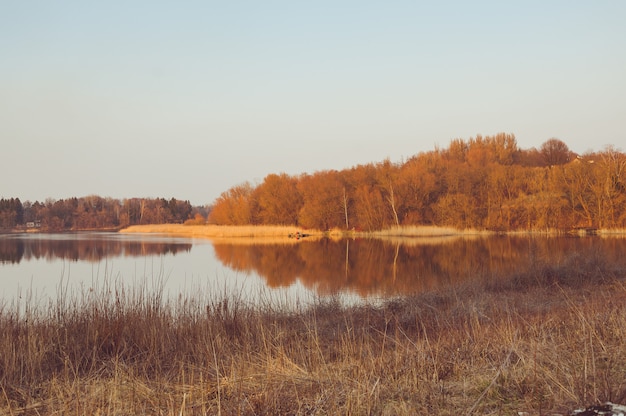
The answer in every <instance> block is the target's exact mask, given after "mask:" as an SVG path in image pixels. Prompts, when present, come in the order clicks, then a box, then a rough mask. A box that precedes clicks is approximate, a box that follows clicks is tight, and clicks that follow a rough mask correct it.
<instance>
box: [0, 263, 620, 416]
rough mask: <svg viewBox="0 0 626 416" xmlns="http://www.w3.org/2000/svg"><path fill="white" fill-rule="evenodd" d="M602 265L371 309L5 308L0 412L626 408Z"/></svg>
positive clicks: (116, 296) (111, 299)
mask: <svg viewBox="0 0 626 416" xmlns="http://www.w3.org/2000/svg"><path fill="white" fill-rule="evenodd" d="M625 274H626V273H625V271H624V270H621V269H617V268H615V267H614V266H613V265H611V264H608V263H606V262H605V261H604V259H603V256H602V254H601V253H589V256H585V257H584V258H582V257H575V258H571V259H568V261H566V262H563V264H560V265H549V264H536V265H535V267H534V269H533V270H532V271H531V272H529V273H525V274H520V275H519V276H516V277H515V278H513V279H510V280H506V281H505V280H502V279H498V278H495V277H493V276H488V277H485V279H484V282H482V283H481V284H480V285H479V284H473V285H471V286H464V287H457V288H455V289H454V290H450V291H447V292H439V293H435V292H433V293H423V294H419V295H415V296H412V297H408V298H400V299H391V300H388V301H386V302H384V303H383V304H382V305H373V304H370V305H360V306H352V307H344V306H341V305H340V304H339V303H338V302H336V301H333V300H322V299H320V300H319V302H318V303H317V304H315V305H313V306H306V307H305V306H302V307H293V305H291V306H292V307H288V308H286V307H280V306H278V307H277V306H272V305H266V306H263V307H250V306H247V305H246V304H244V303H243V302H242V301H240V300H238V298H237V297H236V296H228V295H223V296H221V297H219V298H216V297H215V296H211V295H208V294H202V293H198V295H197V296H196V297H194V298H184V299H178V300H176V301H167V300H165V299H163V297H162V295H161V293H160V292H159V291H158V290H155V291H152V290H147V289H145V288H128V287H124V286H123V285H122V284H120V283H116V282H106V283H105V284H103V285H102V287H101V288H98V289H97V290H94V291H85V292H84V293H77V294H67V293H61V295H63V296H61V297H60V300H59V301H57V302H56V303H54V304H51V305H48V306H46V307H35V306H34V305H32V304H31V303H30V301H29V300H28V298H27V299H22V300H15V301H13V302H12V303H6V302H5V303H4V304H3V305H2V306H0V333H2V334H3V336H2V337H1V338H0V414H7V415H40V414H79V415H87V414H89V415H96V414H115V415H134V414H155V415H204V414H221V415H259V414H263V415H265V414H295V415H313V414H375V415H414V414H438V415H458V414H463V415H472V414H475V415H478V414H480V415H490V414H493V415H496V414H517V412H527V413H528V414H538V415H548V414H550V415H552V414H568V413H569V411H571V409H575V408H581V407H585V406H587V405H589V404H593V403H602V402H605V401H612V402H616V403H620V402H623V401H624V400H626V348H624V340H626V310H625V308H623V305H624V303H625V302H626V286H625V284H624V277H625Z"/></svg>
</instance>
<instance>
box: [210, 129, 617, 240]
mask: <svg viewBox="0 0 626 416" xmlns="http://www.w3.org/2000/svg"><path fill="white" fill-rule="evenodd" d="M209 222H210V223H213V224H223V225H248V224H284V225H287V224H288V225H299V226H301V227H304V228H313V229H322V230H327V229H333V228H338V229H355V230H362V231H371V230H380V229H386V228H390V227H394V226H414V225H437V226H451V227H457V228H461V229H467V228H474V229H489V230H548V229H574V228H624V227H626V155H625V154H624V153H622V152H621V151H619V150H617V149H615V148H614V147H612V146H608V147H606V148H605V149H604V150H603V151H601V152H595V153H587V154H583V155H577V154H575V153H573V152H572V151H570V149H569V147H568V146H567V144H565V143H564V142H563V141H561V140H559V139H556V138H553V139H549V140H547V141H546V142H545V143H543V144H542V145H541V146H540V148H539V149H536V148H531V149H528V150H522V149H520V148H519V147H518V145H517V141H516V139H515V136H514V135H512V134H505V133H500V134H497V135H495V136H487V137H482V136H476V137H474V138H470V139H469V140H462V139H456V140H453V141H451V143H450V145H449V147H448V148H447V149H439V148H436V149H435V150H433V151H430V152H425V153H419V154H417V155H415V156H413V157H411V158H409V159H408V160H405V161H402V162H400V163H392V162H391V161H389V160H385V161H382V162H379V163H371V164H366V165H359V166H355V167H353V168H350V169H344V170H339V171H337V170H329V171H320V172H316V173H313V174H302V175H299V176H290V175H287V174H284V173H282V174H271V175H268V176H267V177H265V179H264V180H263V182H262V183H260V184H258V185H252V184H250V183H243V184H240V185H237V186H234V187H232V188H230V189H229V190H227V191H225V192H224V193H222V194H221V196H220V197H219V198H218V199H217V200H216V201H215V202H214V204H213V207H212V210H211V212H210V215H209Z"/></svg>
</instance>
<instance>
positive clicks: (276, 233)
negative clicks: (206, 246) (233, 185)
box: [120, 224, 322, 239]
mask: <svg viewBox="0 0 626 416" xmlns="http://www.w3.org/2000/svg"><path fill="white" fill-rule="evenodd" d="M303 231H304V230H303V229H302V228H298V227H296V226H283V225H249V226H235V225H233V226H230V225H184V224H150V225H131V226H130V227H127V228H124V229H122V230H120V232H121V233H150V234H169V235H180V236H186V237H204V238H242V237H248V238H249V237H275V238H284V239H286V238H288V237H289V236H290V235H295V234H296V233H297V232H300V233H302V232H303ZM306 233H307V234H311V235H321V234H322V233H321V232H319V231H315V230H307V231H306Z"/></svg>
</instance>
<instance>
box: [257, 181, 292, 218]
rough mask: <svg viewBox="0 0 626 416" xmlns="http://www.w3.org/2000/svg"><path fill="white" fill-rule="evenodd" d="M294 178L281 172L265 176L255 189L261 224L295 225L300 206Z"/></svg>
mask: <svg viewBox="0 0 626 416" xmlns="http://www.w3.org/2000/svg"><path fill="white" fill-rule="evenodd" d="M296 184H297V181H296V179H294V178H292V177H290V176H289V175H287V174H285V173H282V174H280V175H277V174H270V175H267V176H266V177H265V179H264V180H263V183H261V184H260V185H259V186H258V187H257V188H256V190H255V192H254V194H255V199H256V201H257V203H258V209H259V213H258V215H259V219H260V221H261V222H262V223H263V224H276V225H295V224H297V223H298V212H299V211H300V209H301V208H302V197H301V196H300V191H299V190H298V188H297V186H296Z"/></svg>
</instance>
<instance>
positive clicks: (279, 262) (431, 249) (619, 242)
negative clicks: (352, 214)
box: [214, 236, 626, 296]
mask: <svg viewBox="0 0 626 416" xmlns="http://www.w3.org/2000/svg"><path fill="white" fill-rule="evenodd" d="M214 248H215V255H216V257H217V258H218V259H219V260H220V261H221V262H222V263H223V264H224V265H226V266H227V267H229V268H231V269H234V270H237V271H241V272H248V273H249V272H255V273H257V274H258V275H259V276H261V277H263V278H264V279H265V280H266V283H267V285H268V286H270V287H286V286H290V285H292V284H294V283H295V282H296V281H300V282H301V283H302V284H303V285H304V286H306V287H307V288H309V289H312V290H314V291H316V292H317V293H318V294H320V295H328V294H335V293H340V292H345V291H349V292H352V293H357V294H359V295H361V296H371V295H382V296H394V295H402V294H411V293H417V292H423V291H426V290H433V289H438V288H443V287H446V286H451V285H456V284H459V283H461V282H467V281H470V280H481V281H485V280H488V279H505V278H508V277H509V276H511V275H513V274H515V273H518V272H523V271H525V270H527V269H529V268H530V267H533V266H534V265H536V263H538V262H541V263H543V264H559V263H561V262H563V261H565V260H567V259H568V258H570V257H571V256H585V255H586V254H588V253H591V252H596V253H597V252H598V251H600V252H601V253H602V256H603V258H604V259H605V260H606V261H610V262H612V263H615V264H617V263H619V264H624V263H626V261H625V260H624V255H623V253H624V252H626V240H624V239H601V238H527V237H510V236H499V237H489V238H472V239H468V238H449V239H408V240H369V239H356V240H343V241H333V240H328V239H325V240H321V241H316V242H306V241H302V242H301V243H299V244H276V245H247V246H246V245H241V244H229V243H224V242H220V243H214Z"/></svg>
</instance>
